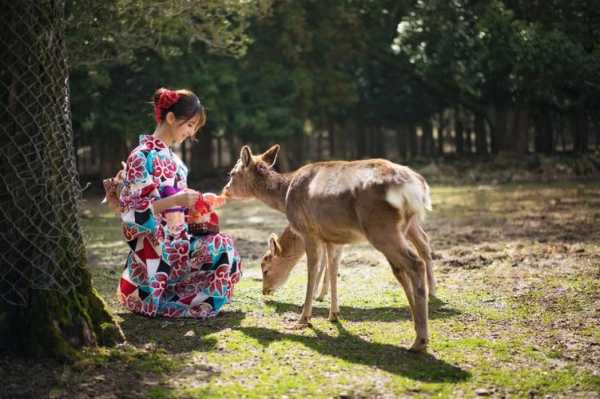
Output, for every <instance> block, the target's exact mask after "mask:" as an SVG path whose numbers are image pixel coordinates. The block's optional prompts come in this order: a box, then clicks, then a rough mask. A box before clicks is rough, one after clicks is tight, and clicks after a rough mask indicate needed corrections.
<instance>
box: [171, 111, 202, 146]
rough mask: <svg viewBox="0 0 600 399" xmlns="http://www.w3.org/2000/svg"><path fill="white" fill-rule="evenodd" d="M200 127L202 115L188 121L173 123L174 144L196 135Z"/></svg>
mask: <svg viewBox="0 0 600 399" xmlns="http://www.w3.org/2000/svg"><path fill="white" fill-rule="evenodd" d="M199 128H200V115H196V116H194V117H193V118H192V119H190V120H187V121H175V123H174V124H173V129H174V130H173V144H181V143H183V142H184V141H185V140H187V139H188V138H192V137H194V136H195V135H196V132H197V131H198V129H199Z"/></svg>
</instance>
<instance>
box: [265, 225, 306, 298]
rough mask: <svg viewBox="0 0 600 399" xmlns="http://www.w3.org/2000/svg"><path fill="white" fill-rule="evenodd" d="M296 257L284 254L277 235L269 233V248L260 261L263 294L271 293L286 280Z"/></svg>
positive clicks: (295, 261)
mask: <svg viewBox="0 0 600 399" xmlns="http://www.w3.org/2000/svg"><path fill="white" fill-rule="evenodd" d="M298 258H299V257H297V256H286V255H285V251H284V248H282V245H281V242H280V241H279V238H278V237H277V235H276V234H271V236H270V237H269V248H268V249H267V252H266V253H265V254H264V255H263V257H262V260H261V262H260V268H261V269H262V275H263V295H271V294H272V293H273V292H274V291H275V290H276V289H277V288H279V287H281V286H282V285H283V284H284V283H285V282H286V281H287V279H288V277H289V276H290V272H291V271H292V268H293V267H294V266H295V265H296V263H298Z"/></svg>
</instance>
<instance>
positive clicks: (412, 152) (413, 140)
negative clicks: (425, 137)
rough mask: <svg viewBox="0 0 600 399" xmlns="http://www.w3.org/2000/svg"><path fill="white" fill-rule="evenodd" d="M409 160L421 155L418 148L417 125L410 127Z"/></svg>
mask: <svg viewBox="0 0 600 399" xmlns="http://www.w3.org/2000/svg"><path fill="white" fill-rule="evenodd" d="M407 133H408V135H407V136H408V159H410V158H414V157H416V156H418V155H419V148H418V146H417V126H416V125H415V124H412V123H411V124H410V125H408V131H407Z"/></svg>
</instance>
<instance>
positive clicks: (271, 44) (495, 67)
mask: <svg viewBox="0 0 600 399" xmlns="http://www.w3.org/2000/svg"><path fill="white" fill-rule="evenodd" d="M69 15H70V17H69V19H68V21H67V23H68V32H69V35H68V45H69V49H70V54H71V66H72V75H71V93H72V107H73V115H74V116H73V118H74V126H75V131H76V134H77V137H78V140H81V142H86V143H91V144H93V145H99V146H101V145H102V144H101V142H105V141H107V138H110V141H111V142H112V143H113V144H110V145H109V148H115V144H116V145H117V146H121V147H126V146H125V144H124V143H127V144H131V140H132V138H133V137H134V136H137V135H138V134H139V133H141V132H143V131H144V130H148V129H151V128H152V119H151V107H150V105H149V104H148V101H149V100H150V97H151V96H152V93H153V92H154V90H155V89H156V88H158V87H160V86H168V87H176V88H178V87H189V88H191V89H193V90H194V91H196V92H197V93H198V94H199V96H200V97H201V100H202V101H203V102H204V103H205V104H206V106H207V108H208V114H209V124H208V125H207V127H206V128H205V129H204V130H205V132H206V134H210V135H212V136H214V137H224V138H225V139H226V140H227V141H228V142H229V143H230V146H234V145H235V143H239V142H253V143H257V144H260V145H265V144H267V143H268V142H273V141H280V142H281V141H285V140H290V139H292V138H294V137H301V136H302V135H304V134H309V133H310V132H311V131H324V130H327V131H333V130H338V131H340V130H341V131H344V132H346V133H345V135H344V136H343V137H344V140H345V141H348V142H352V145H354V146H355V147H360V146H362V147H364V146H366V145H367V144H368V143H366V141H369V140H374V139H372V138H371V137H372V136H373V134H375V133H374V132H376V131H382V130H381V129H383V130H385V129H387V130H388V131H397V132H398V133H397V134H398V136H399V137H402V136H403V135H407V134H409V135H410V134H414V133H413V132H414V126H416V125H419V126H426V125H427V123H431V122H428V121H431V120H434V121H435V120H438V119H439V120H442V119H443V118H448V117H450V122H448V123H450V125H452V118H454V120H455V122H454V124H456V123H459V122H460V121H459V119H460V118H463V119H464V122H460V123H466V124H467V125H468V124H469V123H472V122H469V120H472V118H473V116H471V115H474V116H477V115H480V116H481V117H483V118H484V119H485V123H486V126H487V127H488V128H489V129H491V133H490V134H491V136H492V138H491V140H492V151H493V152H495V151H498V150H508V151H511V150H514V151H523V147H524V146H525V147H526V144H527V143H525V144H524V145H523V144H522V145H521V147H519V148H517V147H516V144H515V145H513V143H516V142H518V140H517V139H516V137H517V136H518V135H519V134H521V135H523V134H528V131H529V127H530V126H531V127H532V128H535V134H536V146H537V147H539V148H537V147H536V151H537V150H540V149H541V148H542V147H541V146H542V144H544V140H546V141H548V143H549V144H548V143H547V144H544V145H545V147H543V148H545V149H546V150H545V151H546V152H547V151H551V150H552V149H553V148H554V147H555V146H556V140H557V139H556V136H557V134H558V133H559V128H560V129H562V128H563V127H564V128H565V129H566V128H568V127H569V126H571V125H573V124H575V125H573V126H575V127H576V128H572V129H571V130H572V131H573V132H575V133H572V135H573V137H574V138H573V140H575V141H577V140H579V141H581V140H583V141H581V143H582V144H580V145H579V147H576V148H575V149H576V150H577V149H579V150H580V151H584V150H585V149H586V148H587V147H586V143H587V141H585V140H587V137H588V135H591V133H588V132H587V130H585V129H588V128H593V127H594V126H595V127H596V129H600V120H599V117H598V115H600V112H598V111H599V110H600V100H599V99H600V95H599V94H600V8H599V7H594V2H593V1H592V0H589V1H585V0H576V1H567V0H551V1H541V0H533V1H529V0H527V1H526V0H453V1H445V0H430V1H422V0H417V1H414V0H331V1H326V2H324V1H317V0H302V1H291V0H257V1H234V0H225V1H221V0H205V1H186V0H178V1H166V0H165V1H150V0H108V1H106V2H101V3H100V2H96V3H93V4H90V3H89V2H82V1H78V0H70V2H69ZM449 110H450V111H449ZM510 112H512V113H518V112H525V113H526V115H525V121H526V122H527V123H528V124H527V125H525V127H524V128H523V127H522V128H521V130H522V132H520V131H516V133H512V132H511V126H512V125H510V124H509V122H507V121H508V119H506V118H508V117H509V116H510ZM145 114H146V115H148V118H144V115H145ZM465 118H466V119H465ZM469 118H471V119H469ZM502 118H504V119H502ZM544 118H545V119H544ZM502 123H504V124H505V125H506V126H508V127H507V128H506V129H504V130H501V129H500V128H499V126H501V125H502ZM544 123H545V124H544ZM577 123H579V125H577ZM307 126H310V127H311V129H309V130H307V128H306V127H307ZM406 126H411V129H413V130H410V131H408V133H406V131H405V130H402V129H405V128H406ZM565 126H566V127H565ZM582 126H583V127H585V129H582V128H581V127H582ZM484 127H485V126H484ZM449 128H452V126H449ZM378 129H380V130H378ZM571 130H570V131H571ZM584 130H585V131H584ZM588 130H589V129H588ZM578 131H582V132H583V133H581V134H584V136H581V137H579V136H577V135H578V134H579V133H578ZM351 132H353V134H350V133H351ZM523 132H524V133H523ZM331 134H333V133H331ZM477 134H483V135H485V132H481V133H477ZM502 136H506V138H505V139H503V137H502ZM509 136H510V137H509ZM499 139H503V140H504V144H503V146H498V145H496V146H495V142H497V141H498V140H499ZM538 139H539V142H538ZM126 140H129V141H128V142H126ZM235 140H237V141H235ZM365 140H366V141H365ZM438 140H439V139H438ZM482 140H483V141H485V140H487V139H485V138H484V139H482ZM234 141H235V143H234ZM483 141H482V142H483ZM525 141H527V139H526V140H525ZM94 143H96V144H94ZM540 143H541V144H540ZM442 144H443V143H441V144H440V145H439V148H440V149H442V148H443V145H442ZM457 145H458V144H457ZM388 147H389V146H388ZM513 147H514V148H513ZM563 147H564V145H563ZM370 148H371V147H369V148H367V149H363V150H362V151H361V150H358V151H356V152H354V153H353V154H357V155H358V156H362V155H370V154H369V151H370ZM457 148H458V147H457ZM525 149H526V148H525ZM408 151H409V152H410V151H414V149H409V150H408ZM438 151H442V150H438ZM457 151H458V150H457ZM477 151H484V152H485V151H487V146H486V145H485V143H484V144H483V145H482V146H479V147H478V149H477ZM372 152H373V151H372ZM375 155H377V154H375Z"/></svg>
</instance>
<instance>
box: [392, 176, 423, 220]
mask: <svg viewBox="0 0 600 399" xmlns="http://www.w3.org/2000/svg"><path fill="white" fill-rule="evenodd" d="M385 199H386V201H387V202H388V203H390V204H391V205H392V206H393V207H395V208H397V209H398V210H399V211H401V212H407V211H408V212H409V213H412V214H416V215H417V216H418V217H419V220H420V221H424V220H425V213H426V211H430V210H431V194H430V192H429V186H428V185H427V183H426V182H425V181H422V182H421V181H409V182H406V183H404V184H401V185H394V186H391V187H389V188H388V191H387V193H386V195H385Z"/></svg>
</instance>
